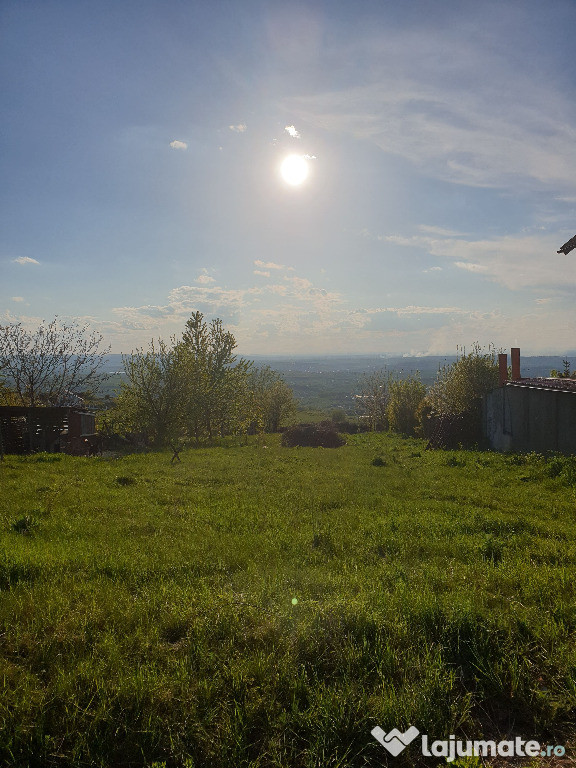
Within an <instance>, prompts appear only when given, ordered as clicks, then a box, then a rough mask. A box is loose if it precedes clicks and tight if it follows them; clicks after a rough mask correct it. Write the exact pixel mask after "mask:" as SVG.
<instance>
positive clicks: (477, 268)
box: [454, 261, 488, 272]
mask: <svg viewBox="0 0 576 768" xmlns="http://www.w3.org/2000/svg"><path fill="white" fill-rule="evenodd" d="M454 266H455V267H458V269H466V270H467V271H468V272H486V271H487V270H488V267H486V266H485V265H484V264H472V263H471V262H469V261H455V262H454Z"/></svg>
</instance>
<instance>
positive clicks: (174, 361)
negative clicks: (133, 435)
mask: <svg viewBox="0 0 576 768" xmlns="http://www.w3.org/2000/svg"><path fill="white" fill-rule="evenodd" d="M181 352H182V350H181V348H179V347H178V345H177V344H175V340H174V339H172V345H171V346H170V345H168V344H166V343H165V342H164V341H162V340H161V339H159V340H158V341H157V342H154V341H151V342H150V345H149V348H148V349H147V350H144V349H137V350H136V351H135V352H132V354H131V355H125V356H123V358H122V361H123V363H124V371H125V373H126V377H127V379H128V383H123V384H122V387H121V391H120V394H119V396H118V399H117V402H116V407H115V408H114V410H113V415H112V421H113V423H114V427H115V429H117V430H118V431H121V432H131V431H133V432H144V433H146V434H147V435H148V436H149V437H150V439H151V440H152V442H153V443H155V444H156V445H164V444H165V443H166V442H167V441H170V439H171V438H177V437H179V436H181V434H182V433H183V430H184V426H183V424H184V397H185V394H186V392H187V386H186V384H187V382H186V377H185V370H184V365H183V356H182V354H181Z"/></svg>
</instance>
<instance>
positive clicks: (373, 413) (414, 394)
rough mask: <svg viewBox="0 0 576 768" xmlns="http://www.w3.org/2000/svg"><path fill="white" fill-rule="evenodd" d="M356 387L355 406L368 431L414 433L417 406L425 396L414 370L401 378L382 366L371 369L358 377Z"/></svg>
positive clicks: (422, 386) (424, 389)
mask: <svg viewBox="0 0 576 768" xmlns="http://www.w3.org/2000/svg"><path fill="white" fill-rule="evenodd" d="M358 389H359V394H357V395H356V409H357V411H358V412H359V414H360V418H361V419H362V420H363V422H364V423H367V424H368V426H369V428H370V430H371V431H374V432H382V431H384V430H386V429H391V430H392V431H394V432H400V433H402V434H405V435H413V434H414V433H415V429H416V426H417V424H418V415H417V414H418V408H419V407H420V404H421V402H422V400H423V399H424V397H425V395H426V388H425V386H424V385H423V384H422V382H421V381H420V377H419V375H418V373H416V374H410V375H409V376H406V377H401V376H400V375H399V374H398V373H396V372H393V371H388V370H386V369H382V370H380V371H374V372H373V373H367V374H364V375H363V376H362V377H361V378H360V380H359V382H358Z"/></svg>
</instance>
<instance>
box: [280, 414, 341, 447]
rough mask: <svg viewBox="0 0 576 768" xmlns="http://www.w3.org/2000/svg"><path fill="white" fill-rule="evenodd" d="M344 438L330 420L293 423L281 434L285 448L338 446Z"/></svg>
mask: <svg viewBox="0 0 576 768" xmlns="http://www.w3.org/2000/svg"><path fill="white" fill-rule="evenodd" d="M345 443H346V440H345V439H344V438H343V437H342V435H340V434H338V432H337V431H336V429H335V428H334V425H333V424H332V422H331V421H321V422H320V423H319V424H295V425H294V426H293V427H289V428H288V429H287V430H286V431H285V432H284V433H283V434H282V445H283V446H285V447H287V448H295V447H296V446H302V447H312V448H339V447H340V446H341V445H345Z"/></svg>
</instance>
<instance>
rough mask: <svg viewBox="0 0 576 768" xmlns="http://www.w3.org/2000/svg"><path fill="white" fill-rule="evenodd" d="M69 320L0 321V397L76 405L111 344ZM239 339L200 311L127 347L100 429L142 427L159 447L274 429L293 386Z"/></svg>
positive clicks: (290, 402) (289, 406) (291, 402)
mask: <svg viewBox="0 0 576 768" xmlns="http://www.w3.org/2000/svg"><path fill="white" fill-rule="evenodd" d="M102 340H103V339H102V336H101V335H100V334H98V333H96V332H89V329H88V327H87V326H86V325H80V324H78V323H76V322H75V321H72V322H60V321H58V319H57V318H56V319H54V320H53V321H52V322H51V323H45V322H44V323H42V324H41V325H40V327H39V328H38V329H37V330H36V331H28V330H26V329H25V328H24V327H23V326H22V324H21V323H13V324H10V325H7V326H1V327H0V404H2V405H15V406H26V407H36V406H79V405H82V402H83V396H89V395H91V394H92V393H93V392H94V390H95V389H97V388H98V386H99V385H100V384H101V383H102V381H103V379H104V378H105V377H106V374H105V373H103V370H102V369H103V366H104V362H105V358H106V355H107V354H108V353H109V351H110V349H109V347H108V348H102ZM236 346H237V345H236V340H235V338H234V336H233V334H232V333H230V331H227V330H225V328H224V327H223V325H222V321H221V320H219V319H216V320H213V321H212V322H210V323H207V322H206V321H205V319H204V316H203V315H202V313H201V312H196V313H194V314H193V315H192V316H191V317H190V319H189V320H188V321H187V323H186V326H185V329H184V332H183V334H182V337H181V338H180V339H177V338H176V337H172V338H171V339H170V341H168V342H166V341H163V340H162V339H158V340H156V341H155V340H152V341H151V342H150V344H149V345H148V347H147V348H141V349H137V350H135V351H134V352H132V353H131V354H130V355H123V357H122V361H123V366H124V373H125V379H126V380H125V381H124V382H122V384H121V387H120V393H119V395H118V397H117V399H116V402H115V404H114V406H113V408H111V409H109V410H107V411H105V412H104V414H103V415H102V418H101V419H100V422H101V428H102V430H103V431H104V432H105V433H108V434H112V433H116V434H120V435H126V434H135V433H137V434H139V435H141V436H143V438H144V439H145V441H146V442H150V443H152V444H154V445H156V446H162V445H167V444H170V443H174V442H175V441H181V440H190V441H195V442H197V443H200V442H202V441H205V440H210V439H212V438H215V437H220V436H222V435H228V434H237V433H241V432H260V431H263V432H275V431H277V430H278V429H279V427H280V424H281V422H282V420H284V419H286V418H287V417H288V416H289V415H291V414H292V413H293V412H294V411H295V410H296V401H295V399H294V396H293V393H292V390H291V389H290V387H288V385H287V384H286V383H285V382H284V380H283V379H282V377H281V376H280V374H278V373H277V372H276V371H273V370H272V369H271V368H270V367H268V366H263V367H260V368H258V367H256V366H255V365H254V363H253V362H252V361H249V360H245V359H244V358H237V356H236V355H235V354H234V350H235V349H236Z"/></svg>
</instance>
